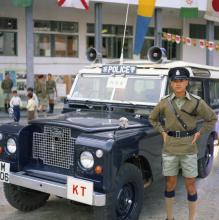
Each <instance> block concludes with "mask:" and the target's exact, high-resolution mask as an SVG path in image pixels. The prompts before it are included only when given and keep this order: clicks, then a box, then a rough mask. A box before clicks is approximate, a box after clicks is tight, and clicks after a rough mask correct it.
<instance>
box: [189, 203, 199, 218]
mask: <svg viewBox="0 0 219 220" xmlns="http://www.w3.org/2000/svg"><path fill="white" fill-rule="evenodd" d="M188 203H189V220H194V219H195V214H196V207H197V201H195V202H190V201H189V202H188Z"/></svg>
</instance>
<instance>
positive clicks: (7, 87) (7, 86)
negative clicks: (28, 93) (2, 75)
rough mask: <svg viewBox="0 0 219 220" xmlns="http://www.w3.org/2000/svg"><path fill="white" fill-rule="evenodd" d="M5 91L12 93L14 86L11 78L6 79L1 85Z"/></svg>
mask: <svg viewBox="0 0 219 220" xmlns="http://www.w3.org/2000/svg"><path fill="white" fill-rule="evenodd" d="M1 87H2V89H3V92H4V93H11V89H12V87H13V81H12V80H11V79H4V80H3V81H2V85H1Z"/></svg>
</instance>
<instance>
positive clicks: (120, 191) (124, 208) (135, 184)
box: [94, 163, 144, 220]
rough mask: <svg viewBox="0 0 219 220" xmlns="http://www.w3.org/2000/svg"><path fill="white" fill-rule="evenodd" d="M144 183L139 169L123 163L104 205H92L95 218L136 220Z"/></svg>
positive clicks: (99, 219) (140, 205)
mask: <svg viewBox="0 0 219 220" xmlns="http://www.w3.org/2000/svg"><path fill="white" fill-rule="evenodd" d="M143 192H144V183H143V178H142V173H141V171H140V170H139V169H138V168H137V167H136V166H135V165H133V164H128V163H126V164H124V165H123V166H122V167H121V168H120V169H119V172H118V175H117V177H116V180H115V183H114V186H113V191H112V192H111V193H109V194H107V199H106V205H105V206H104V207H94V216H95V219H96V220H137V219H138V216H139V214H140V211H141V207H142V203H143Z"/></svg>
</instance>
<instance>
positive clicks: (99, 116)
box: [31, 112, 149, 132]
mask: <svg viewBox="0 0 219 220" xmlns="http://www.w3.org/2000/svg"><path fill="white" fill-rule="evenodd" d="M121 117H125V118H127V119H128V126H127V128H125V129H133V128H143V127H147V126H149V123H148V122H147V120H140V119H135V118H134V117H130V116H129V117H127V115H122V114H115V113H106V112H71V113H65V114H60V115H57V116H52V117H48V118H44V119H37V120H34V121H32V122H31V124H47V125H58V126H67V127H71V128H75V129H78V130H81V131H85V132H97V131H100V132H101V131H110V130H118V129H122V128H121V126H120V120H119V119H120V118H121Z"/></svg>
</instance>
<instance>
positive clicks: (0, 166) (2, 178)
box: [0, 161, 10, 183]
mask: <svg viewBox="0 0 219 220" xmlns="http://www.w3.org/2000/svg"><path fill="white" fill-rule="evenodd" d="M9 173H10V163H5V162H2V161H0V182H4V183H9Z"/></svg>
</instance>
